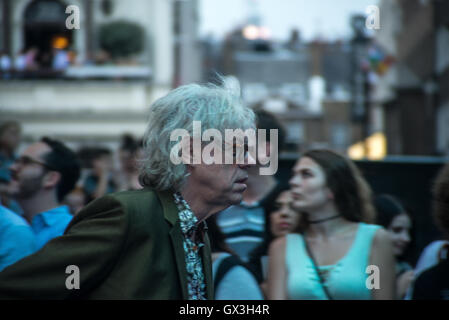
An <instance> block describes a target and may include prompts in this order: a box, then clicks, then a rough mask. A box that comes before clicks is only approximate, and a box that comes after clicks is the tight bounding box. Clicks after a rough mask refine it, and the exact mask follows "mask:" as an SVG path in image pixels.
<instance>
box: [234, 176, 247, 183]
mask: <svg viewBox="0 0 449 320" xmlns="http://www.w3.org/2000/svg"><path fill="white" fill-rule="evenodd" d="M246 180H248V177H247V176H246V177H244V178H241V179H239V180H236V181H235V183H243V184H244V183H245V182H246Z"/></svg>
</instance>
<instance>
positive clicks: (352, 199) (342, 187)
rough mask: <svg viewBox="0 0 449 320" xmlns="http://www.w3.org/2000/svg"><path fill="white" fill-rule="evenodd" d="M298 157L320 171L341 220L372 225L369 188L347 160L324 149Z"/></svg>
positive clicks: (310, 151) (373, 217)
mask: <svg viewBox="0 0 449 320" xmlns="http://www.w3.org/2000/svg"><path fill="white" fill-rule="evenodd" d="M302 157H307V158H310V159H312V160H313V161H315V162H316V163H317V164H318V165H319V166H320V167H321V168H322V169H323V171H324V173H325V176H326V184H327V186H328V188H329V189H330V190H331V191H332V193H333V195H334V201H335V204H336V206H337V210H338V212H339V213H340V214H341V215H342V216H343V217H344V218H345V219H347V220H349V221H353V222H366V223H374V219H375V209H374V206H373V203H372V196H371V195H372V193H371V188H370V187H369V185H368V183H367V182H366V181H365V179H364V178H363V176H362V174H361V173H360V171H359V170H358V168H357V167H356V165H355V164H354V163H353V162H352V161H351V160H349V159H348V158H346V157H344V156H342V155H340V154H338V153H337V152H334V151H331V150H327V149H314V150H309V151H307V152H305V153H304V154H303V155H302Z"/></svg>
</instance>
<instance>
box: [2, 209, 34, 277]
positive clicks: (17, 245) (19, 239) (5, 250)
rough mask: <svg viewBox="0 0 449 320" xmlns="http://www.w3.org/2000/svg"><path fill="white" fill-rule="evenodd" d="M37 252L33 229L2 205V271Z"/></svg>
mask: <svg viewBox="0 0 449 320" xmlns="http://www.w3.org/2000/svg"><path fill="white" fill-rule="evenodd" d="M35 251H36V238H35V236H34V233H33V230H32V229H31V227H30V226H29V225H28V223H27V222H26V221H25V219H23V218H22V217H21V216H19V215H18V214H16V213H15V212H13V211H11V210H9V209H8V208H6V207H4V206H2V205H1V204H0V271H2V270H3V269H4V268H6V267H7V266H9V265H11V264H14V263H15V262H17V261H19V260H20V259H22V258H24V257H26V256H28V255H30V254H32V253H33V252H35Z"/></svg>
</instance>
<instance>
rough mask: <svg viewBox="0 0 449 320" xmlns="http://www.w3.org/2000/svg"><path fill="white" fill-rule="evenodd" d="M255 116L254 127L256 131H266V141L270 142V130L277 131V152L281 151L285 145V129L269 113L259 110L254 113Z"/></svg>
mask: <svg viewBox="0 0 449 320" xmlns="http://www.w3.org/2000/svg"><path fill="white" fill-rule="evenodd" d="M254 113H255V114H256V127H257V129H265V130H267V132H266V134H267V141H268V142H270V129H277V130H278V150H279V151H281V150H282V149H283V148H284V144H285V129H284V126H283V125H282V124H281V123H280V122H279V120H278V119H277V118H276V117H275V116H274V115H273V114H271V113H269V112H267V111H265V110H262V109H259V110H256V111H254Z"/></svg>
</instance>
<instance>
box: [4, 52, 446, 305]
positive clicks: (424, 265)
mask: <svg viewBox="0 0 449 320" xmlns="http://www.w3.org/2000/svg"><path fill="white" fill-rule="evenodd" d="M28 54H30V55H31V54H32V53H30V52H29V53H28ZM34 54H35V53H34ZM22 58H23V59H24V60H26V61H28V58H25V57H22ZM22 58H21V59H22ZM2 59H3V58H2ZM31 60H32V59H31ZM24 63H26V64H28V63H29V62H24ZM30 63H31V62H30ZM2 64H3V60H2ZM256 117H257V128H258V129H267V130H269V129H277V130H278V132H279V135H278V137H279V141H278V147H279V149H282V146H283V143H284V139H285V130H284V128H282V126H281V125H280V123H279V122H278V121H277V119H276V117H274V116H273V115H271V114H269V113H268V112H265V111H257V112H256ZM21 143H22V138H21V125H20V124H19V123H17V122H14V121H10V122H5V123H3V124H1V125H0V195H1V206H0V270H2V269H4V268H5V267H7V266H8V265H11V264H13V263H15V262H17V261H18V260H20V259H22V258H23V257H25V256H27V255H29V254H31V253H33V252H35V251H36V250H38V249H40V248H41V247H43V246H44V245H45V244H46V243H47V242H48V241H50V240H51V239H53V238H55V237H58V236H60V235H62V234H63V233H64V230H65V228H66V227H67V225H68V224H69V223H70V221H71V219H72V217H73V216H75V215H76V214H77V213H78V212H79V211H80V210H81V209H82V208H83V207H84V206H85V205H86V204H88V203H89V202H91V201H92V200H94V199H96V198H100V197H102V196H104V195H106V194H110V193H114V192H117V191H124V190H137V189H141V188H142V186H141V184H140V181H139V165H140V163H141V161H142V160H143V153H142V147H143V145H142V143H143V142H142V141H141V140H138V139H136V138H135V137H133V136H131V135H129V134H125V135H123V136H122V139H121V144H120V147H119V149H118V150H110V149H108V148H106V147H104V146H98V147H92V146H86V147H81V148H80V149H79V150H77V151H76V152H75V151H72V150H70V148H68V147H67V146H66V145H65V144H64V143H62V142H60V141H57V140H54V139H51V138H47V137H44V138H42V139H41V140H40V141H38V142H34V143H32V144H29V145H28V146H27V147H26V148H25V149H24V150H23V151H22V152H21V153H20V154H17V150H18V148H19V146H20V144H21ZM270 143H272V142H270V141H269V140H268V141H266V144H267V146H266V150H270ZM114 159H118V163H119V170H115V169H114ZM247 172H248V180H247V182H246V184H247V189H246V191H245V192H244V194H243V201H242V202H241V203H240V204H237V205H232V206H230V207H228V208H227V209H225V210H223V211H221V212H219V213H218V214H217V215H213V216H211V217H209V218H208V219H207V225H208V228H209V229H208V234H209V237H210V241H211V247H212V261H213V264H212V268H213V276H214V284H215V298H216V299H231V300H234V299H248V300H251V299H254V300H261V299H363V298H366V299H371V298H374V299H427V298H430V299H437V298H441V290H440V287H439V286H441V284H442V283H447V279H448V276H447V272H443V271H444V270H446V271H447V270H448V269H447V265H448V261H449V260H448V258H447V253H448V250H449V242H448V241H447V240H445V239H441V240H439V241H436V242H433V243H431V244H429V245H428V246H427V247H426V248H425V250H424V251H423V252H422V254H421V257H420V259H419V260H418V263H417V264H416V265H411V263H410V262H409V261H406V260H405V259H404V256H405V253H406V252H407V250H408V249H410V246H411V244H412V240H413V239H412V238H411V234H412V232H411V230H412V228H413V224H414V221H413V218H412V215H411V210H413V208H408V207H407V205H406V204H404V203H402V202H401V200H400V199H398V198H397V197H396V196H395V195H392V194H378V195H375V194H372V192H371V190H370V187H369V185H368V184H367V183H366V181H365V180H364V178H363V175H362V174H361V173H360V172H359V171H358V169H357V168H356V166H355V165H354V164H353V163H352V162H351V161H350V160H349V159H347V158H346V157H344V156H342V155H339V154H337V153H335V152H332V151H326V150H311V151H308V152H305V153H304V154H303V155H302V156H301V157H300V158H299V159H298V161H297V162H296V164H295V166H294V168H293V171H292V175H291V178H290V180H289V181H282V180H281V179H278V178H277V177H276V176H270V175H260V174H259V170H258V166H257V165H256V166H254V167H249V168H248V170H247ZM433 195H434V197H435V199H434V200H435V201H434V203H435V206H434V208H433V210H434V214H433V218H434V220H435V223H436V224H437V225H438V226H439V227H441V230H442V231H443V232H444V234H445V235H447V234H449V223H448V221H449V208H448V206H449V201H448V200H449V167H448V166H446V167H445V168H444V169H443V170H442V172H441V173H440V175H439V176H438V178H437V180H436V182H435V184H434V190H433ZM323 203H326V206H324V207H323V205H322V204H323ZM319 204H321V205H319ZM318 208H319V209H318ZM305 212H308V213H309V214H305ZM311 212H313V215H312V214H310V213H311ZM430 216H431V215H430V214H429V217H430ZM379 230H381V232H378V231H379ZM370 248H371V249H370ZM391 257H393V258H391ZM367 261H369V264H372V265H377V266H379V267H380V269H381V270H383V271H382V273H381V274H380V279H375V278H373V279H374V280H373V285H374V286H375V287H376V285H378V286H379V287H380V288H376V289H378V290H374V291H371V290H369V288H368V284H367V281H366V277H365V278H362V277H357V276H355V275H354V274H355V273H354V272H353V269H352V268H353V267H354V266H357V265H360V264H367ZM444 268H446V269H444ZM385 270H386V271H385ZM388 270H391V272H389V271H388ZM435 279H438V281H435ZM445 298H446V299H448V298H449V295H447V292H446V296H445Z"/></svg>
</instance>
